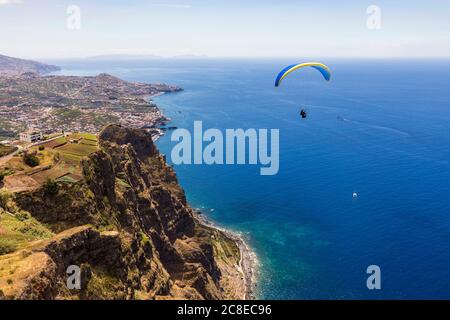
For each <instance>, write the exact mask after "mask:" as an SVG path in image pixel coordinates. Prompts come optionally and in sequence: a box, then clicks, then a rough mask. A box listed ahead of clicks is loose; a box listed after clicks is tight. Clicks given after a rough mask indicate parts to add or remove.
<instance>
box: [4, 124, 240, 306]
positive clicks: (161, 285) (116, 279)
mask: <svg viewBox="0 0 450 320" xmlns="http://www.w3.org/2000/svg"><path fill="white" fill-rule="evenodd" d="M99 144H100V150H99V151H98V152H96V153H93V154H91V155H90V156H89V158H86V159H84V160H83V162H82V167H83V173H84V177H85V181H84V182H83V183H78V184H71V185H70V184H65V185H60V188H59V190H58V193H57V194H53V195H48V194H46V193H45V192H44V191H43V190H37V191H34V192H27V193H21V194H18V195H16V196H15V203H16V204H17V206H18V207H19V208H20V210H25V211H27V212H30V213H31V215H32V216H33V217H34V218H35V219H37V220H39V221H41V222H42V223H45V224H46V225H47V226H48V227H49V228H50V229H52V231H53V232H56V233H58V234H57V235H56V236H54V237H53V238H51V239H49V240H45V241H41V242H39V243H33V244H30V246H29V248H26V249H25V251H19V253H17V252H16V253H13V254H11V255H6V256H0V268H1V267H2V265H3V266H4V265H5V264H6V262H5V261H7V260H8V259H11V257H13V256H14V257H16V258H17V257H19V258H20V256H21V255H24V254H25V255H27V259H37V258H39V259H41V260H42V261H45V263H43V264H42V266H43V267H39V268H40V269H41V270H39V268H36V269H35V270H33V272H29V273H27V272H25V271H24V272H21V271H20V270H22V269H21V268H23V266H24V264H23V259H22V260H21V259H18V260H17V263H18V264H20V266H22V267H20V266H19V267H17V268H16V270H19V271H18V272H17V275H21V276H20V277H19V278H17V279H16V280H15V279H11V281H9V282H10V283H9V284H8V283H6V284H5V282H2V279H1V277H0V285H1V284H3V285H4V286H5V287H4V288H3V289H2V291H3V293H4V294H5V295H6V296H7V297H12V298H23V299H36V298H46V299H71V298H73V299H173V298H182V299H226V298H241V297H242V293H243V287H244V284H243V280H242V274H240V272H239V270H238V264H239V261H240V252H239V249H238V247H237V245H236V243H235V242H234V241H233V240H231V239H229V238H228V237H227V236H226V235H225V234H224V233H223V232H221V231H219V230H216V229H213V228H210V227H207V226H204V225H202V224H200V223H199V222H198V221H197V220H196V218H195V216H194V213H193V210H192V209H191V208H190V207H189V205H188V204H187V203H186V197H185V194H184V191H183V190H182V188H181V187H180V186H179V184H178V182H177V178H176V175H175V173H174V171H173V170H172V168H171V167H169V166H167V164H166V162H165V159H164V157H163V156H162V155H160V154H159V152H158V150H157V148H156V147H155V145H154V144H153V141H152V138H151V136H150V134H148V133H147V132H145V131H143V130H136V129H129V128H124V127H121V126H118V125H110V126H107V127H106V128H105V129H104V130H103V131H102V132H101V133H100V135H99ZM30 263H31V262H30ZM70 265H77V266H80V268H81V270H82V275H83V276H82V278H83V280H82V284H83V285H82V288H81V290H69V289H68V288H67V286H66V279H67V274H66V269H67V267H68V266H70ZM237 275H238V276H239V277H240V279H241V280H242V281H239V278H238V280H236V279H233V278H236V276H237ZM21 277H22V278H21ZM19 284H20V285H19ZM0 288H1V287H0Z"/></svg>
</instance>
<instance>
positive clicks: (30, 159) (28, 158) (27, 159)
mask: <svg viewBox="0 0 450 320" xmlns="http://www.w3.org/2000/svg"><path fill="white" fill-rule="evenodd" d="M23 162H24V163H25V164H26V165H28V166H30V167H36V166H38V165H39V159H38V157H36V155H35V154H32V153H28V152H25V153H24V154H23Z"/></svg>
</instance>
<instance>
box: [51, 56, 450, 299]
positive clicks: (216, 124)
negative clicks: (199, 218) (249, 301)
mask: <svg viewBox="0 0 450 320" xmlns="http://www.w3.org/2000/svg"><path fill="white" fill-rule="evenodd" d="M303 60H304V59H298V60H295V61H294V60H277V59H274V60H262V59H257V60H252V59H245V60H236V59H184V60H183V59H180V60H174V59H155V60H148V61H106V62H105V61H90V60H85V61H81V60H78V61H54V63H57V64H59V65H62V66H63V67H64V70H63V73H70V74H96V73H99V72H109V73H112V74H114V75H116V76H119V77H122V78H124V79H126V80H131V81H142V82H166V83H170V84H175V85H179V86H181V87H183V88H184V91H183V92H180V93H176V94H166V95H163V96H159V97H157V98H155V99H154V100H155V102H156V103H157V104H158V105H159V106H160V108H161V109H162V110H163V112H164V113H165V114H166V115H167V116H169V117H170V118H172V122H171V123H170V125H172V126H177V127H179V128H187V129H192V127H193V123H194V121H195V120H202V121H203V127H204V128H205V129H206V128H218V129H221V130H224V129H227V128H243V129H248V128H256V129H259V128H268V129H270V128H275V129H280V171H279V173H278V175H275V176H261V175H260V174H259V166H249V165H241V166H237V165H228V166H225V165H222V166H220V165H216V166H207V165H181V166H175V170H176V172H177V174H178V177H179V180H180V182H181V184H182V186H183V187H184V188H185V190H186V193H187V197H188V200H189V201H190V203H191V204H192V206H194V207H198V208H202V209H203V211H204V212H205V214H206V215H207V217H208V218H210V219H212V220H213V221H215V222H216V223H217V224H219V225H221V226H223V227H226V228H230V229H232V230H236V231H239V232H242V234H243V235H244V236H245V238H246V239H247V240H248V242H249V244H250V245H251V247H252V248H253V249H254V250H255V252H256V253H257V255H258V258H259V261H260V268H259V278H258V287H257V297H258V298H261V299H352V298H356V299H385V298H393V299H401V298H411V299H416V298H450V164H449V161H450V149H449V146H450V89H449V88H450V61H419V60H410V61H401V60H327V59H324V60H323V62H324V63H326V64H328V65H329V66H330V68H331V69H332V80H331V81H330V82H329V83H328V82H326V81H324V80H323V78H321V76H320V74H319V73H318V72H317V71H315V70H313V69H311V70H302V71H299V72H297V73H296V74H292V75H291V76H289V77H288V78H286V79H285V80H284V82H283V83H282V85H281V86H280V87H279V88H275V87H274V84H273V83H274V80H275V77H276V75H277V73H278V71H279V70H281V69H282V68H283V67H284V66H286V65H288V64H292V63H296V62H302V61H303ZM301 108H305V109H306V110H307V112H308V117H307V119H304V120H302V119H300V117H299V110H300V109H301ZM174 144H175V143H174V142H171V141H170V132H168V134H167V135H166V136H164V137H163V138H161V139H160V140H159V141H158V145H159V148H160V149H161V151H162V152H163V153H165V154H167V155H168V157H167V158H168V160H169V161H170V156H169V155H170V151H171V149H172V147H173V146H174ZM354 192H356V193H357V194H358V198H356V199H355V198H353V193H354ZM369 265H378V266H380V268H381V286H382V288H381V290H368V289H367V287H366V279H367V277H368V274H367V273H366V269H367V267H368V266H369Z"/></svg>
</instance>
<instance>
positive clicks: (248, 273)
mask: <svg viewBox="0 0 450 320" xmlns="http://www.w3.org/2000/svg"><path fill="white" fill-rule="evenodd" d="M164 94H166V93H165V92H159V93H157V94H155V95H151V96H148V97H147V99H148V100H150V101H151V99H152V98H154V97H157V96H161V95H164ZM158 109H159V108H158ZM159 112H161V110H160V109H159ZM161 114H162V112H161ZM162 115H163V114H162ZM163 116H164V115H163ZM167 119H168V122H170V120H171V119H170V118H167ZM165 133H166V132H165V130H162V129H160V132H159V134H157V135H155V136H154V137H153V141H155V142H156V141H157V140H158V139H159V138H161V137H162V136H163V135H164V134H165ZM194 213H195V218H196V219H197V221H198V222H199V223H201V224H203V225H205V226H207V227H210V228H214V229H217V230H219V231H221V232H222V233H224V234H225V235H226V236H227V237H228V238H230V239H231V240H233V241H234V242H235V243H236V244H237V246H238V247H239V250H240V255H241V261H240V263H239V266H237V269H238V271H239V273H242V275H243V279H244V287H245V292H244V293H243V295H242V299H243V300H254V299H256V296H255V288H256V272H257V267H258V258H257V256H256V253H255V252H254V251H253V250H252V249H251V248H250V247H249V245H248V244H247V242H246V241H245V239H244V237H243V236H242V234H240V233H238V232H235V231H232V230H229V229H225V228H222V227H219V226H217V225H216V224H215V223H213V222H212V221H211V220H209V219H208V218H207V217H206V216H205V215H204V213H202V211H201V210H199V209H197V210H194Z"/></svg>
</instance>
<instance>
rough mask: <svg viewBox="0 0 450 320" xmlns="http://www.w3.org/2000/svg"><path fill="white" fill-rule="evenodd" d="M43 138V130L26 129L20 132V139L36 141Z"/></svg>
mask: <svg viewBox="0 0 450 320" xmlns="http://www.w3.org/2000/svg"><path fill="white" fill-rule="evenodd" d="M40 140H42V132H40V131H26V132H22V133H21V134H20V141H25V142H36V141H40Z"/></svg>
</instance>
